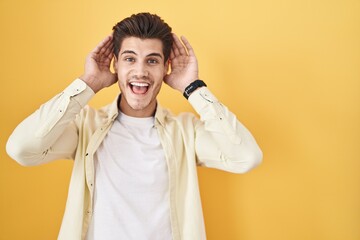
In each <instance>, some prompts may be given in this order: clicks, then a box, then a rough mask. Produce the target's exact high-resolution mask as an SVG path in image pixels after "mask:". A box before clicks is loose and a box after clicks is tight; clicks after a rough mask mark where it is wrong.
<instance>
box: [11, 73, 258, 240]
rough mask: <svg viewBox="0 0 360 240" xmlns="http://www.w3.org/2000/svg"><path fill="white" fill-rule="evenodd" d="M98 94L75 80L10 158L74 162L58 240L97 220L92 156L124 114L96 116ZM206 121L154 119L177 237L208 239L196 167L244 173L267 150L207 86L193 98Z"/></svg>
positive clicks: (27, 126)
mask: <svg viewBox="0 0 360 240" xmlns="http://www.w3.org/2000/svg"><path fill="white" fill-rule="evenodd" d="M93 96H94V92H93V91H92V90H91V89H90V88H89V87H88V86H87V85H86V84H85V83H84V82H83V81H81V80H80V79H76V80H75V81H74V82H73V83H72V84H71V85H69V86H68V87H67V88H66V89H65V90H64V91H63V92H62V93H60V94H58V95H57V96H55V97H54V98H53V99H51V100H50V101H48V102H46V103H45V104H43V105H42V106H41V107H40V108H39V109H38V110H37V111H36V112H34V113H33V114H32V115H30V116H29V117H28V118H26V119H25V120H24V121H23V122H22V123H20V124H19V126H18V127H17V128H16V129H15V130H14V132H13V133H12V135H11V136H10V138H9V140H8V143H7V146H6V148H7V152H8V154H9V155H10V156H11V157H12V158H13V159H15V160H16V161H17V162H19V163H20V164H22V165H25V166H33V165H38V164H42V163H46V162H50V161H52V160H55V159H65V158H67V159H74V160H75V161H74V166H73V172H72V176H71V181H70V186H69V193H68V199H67V203H66V209H65V213H64V217H63V221H62V226H61V229H60V233H59V237H58V239H64V240H79V239H84V238H85V236H86V232H87V229H88V226H89V222H90V220H91V216H92V206H93V188H94V177H95V174H94V163H93V156H94V153H95V152H96V150H97V148H98V147H99V145H100V144H101V142H102V141H103V139H104V137H105V136H106V134H107V132H108V131H109V129H110V127H111V126H112V123H113V122H114V120H115V119H116V117H117V115H118V103H117V100H116V101H114V102H113V103H112V104H110V105H108V106H106V107H104V108H101V109H99V110H95V109H92V108H90V107H89V106H87V105H86V104H87V103H88V101H89V100H90V99H91V98H92V97H93ZM189 102H190V104H191V105H192V106H193V107H194V109H195V110H196V112H197V113H198V114H199V115H200V117H201V120H199V119H198V118H197V117H195V116H194V115H193V114H190V113H184V114H180V115H179V116H174V115H172V114H171V113H170V112H169V111H168V110H166V109H163V108H162V107H161V106H158V107H157V110H156V114H155V127H156V128H157V130H158V133H159V137H160V140H161V143H162V146H163V148H164V151H165V156H166V160H167V166H168V172H169V191H170V215H171V228H172V232H173V239H174V240H178V239H184V240H199V239H206V235H205V227H204V221H203V214H202V208H201V201H200V194H199V187H198V178H197V170H196V166H197V165H200V166H206V167H211V168H217V169H221V170H225V171H229V172H234V173H244V172H247V171H249V170H250V169H252V168H253V167H255V166H256V165H258V164H259V163H260V162H261V160H262V152H261V150H260V149H259V147H258V145H257V144H256V141H255V140H254V138H253V137H252V135H251V134H250V132H249V131H248V130H247V129H246V128H245V127H244V126H243V125H242V124H241V123H240V122H239V121H238V120H237V119H236V117H235V116H234V114H232V113H231V112H229V110H228V109H227V108H226V107H225V106H223V105H222V104H221V103H220V102H219V101H218V100H217V99H216V98H215V97H214V96H213V95H212V94H211V92H210V91H209V90H208V89H207V88H206V87H203V88H200V89H199V90H197V91H195V92H194V93H192V94H191V96H190V97H189Z"/></svg>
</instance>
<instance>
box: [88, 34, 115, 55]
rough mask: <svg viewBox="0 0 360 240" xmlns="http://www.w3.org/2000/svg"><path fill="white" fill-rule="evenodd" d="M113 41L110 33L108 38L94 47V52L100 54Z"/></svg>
mask: <svg viewBox="0 0 360 240" xmlns="http://www.w3.org/2000/svg"><path fill="white" fill-rule="evenodd" d="M111 42H112V36H111V35H109V36H107V37H106V38H104V39H103V40H102V41H101V42H100V43H99V44H98V45H97V46H96V47H95V48H94V49H93V51H92V52H93V53H95V54H99V53H100V52H101V50H102V49H103V48H104V47H105V46H106V45H109V44H111Z"/></svg>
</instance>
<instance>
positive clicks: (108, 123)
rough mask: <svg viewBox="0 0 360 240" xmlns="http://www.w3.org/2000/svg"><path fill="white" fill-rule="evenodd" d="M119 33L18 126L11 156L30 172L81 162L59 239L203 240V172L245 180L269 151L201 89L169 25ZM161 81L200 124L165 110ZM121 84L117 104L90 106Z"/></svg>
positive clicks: (190, 57) (153, 22)
mask: <svg viewBox="0 0 360 240" xmlns="http://www.w3.org/2000/svg"><path fill="white" fill-rule="evenodd" d="M113 30H114V32H113V34H112V36H108V37H106V38H105V39H104V40H103V41H102V42H101V43H100V44H99V45H98V46H97V47H96V48H95V49H94V50H93V51H92V52H91V53H90V54H89V56H88V57H87V59H86V63H85V72H84V74H83V75H82V76H81V77H80V78H79V79H76V80H75V81H74V82H73V83H72V84H70V86H68V87H67V88H66V89H65V90H64V91H63V92H62V93H60V94H58V95H57V96H55V97H54V98H53V99H51V100H50V101H48V102H46V103H45V104H44V105H42V106H41V107H40V108H39V109H38V110H37V111H36V112H34V113H33V114H32V115H30V116H29V117H28V118H26V119H25V120H24V121H23V122H22V123H20V124H19V126H18V127H17V128H16V129H15V130H14V132H13V134H12V135H11V136H10V138H9V140H8V143H7V152H8V154H9V155H10V156H11V157H12V158H13V159H15V160H16V161H18V162H19V163H20V164H22V165H25V166H32V165H38V164H42V163H46V162H50V161H52V160H55V159H64V158H69V159H74V167H73V172H72V177H71V182H70V186H69V193H68V200H67V203H66V210H65V214H64V218H63V222H62V226H61V230H60V233H59V239H66V240H72V239H74V240H75V239H88V240H91V239H105V240H110V239H136V240H139V239H156V240H162V239H166V240H167V239H185V240H192V239H194V240H199V239H205V238H206V236H205V229H204V223H203V214H202V209H201V201H200V194H199V188H198V180H197V171H196V166H197V165H200V166H206V167H212V168H218V169H221V170H225V171H229V172H234V173H244V172H247V171H249V170H250V169H252V168H253V167H255V166H256V165H258V164H259V163H260V162H261V159H262V153H261V150H260V149H259V147H258V145H257V144H256V141H255V140H254V138H253V137H252V135H251V134H250V132H249V131H248V130H247V129H246V128H245V127H244V126H243V125H242V124H241V123H240V122H239V121H238V120H237V119H236V117H235V116H234V114H232V113H231V112H230V111H229V110H228V109H227V108H226V107H225V106H224V105H222V104H221V103H220V102H219V101H218V100H217V99H216V98H215V97H214V96H213V95H212V94H211V92H210V91H209V90H208V88H207V87H206V85H205V84H204V82H203V81H201V80H198V79H199V76H198V66H197V60H196V57H195V54H194V51H193V49H192V47H191V45H190V44H189V42H188V41H187V40H186V39H185V38H183V37H182V38H181V40H180V39H179V38H178V37H177V36H176V35H174V34H172V33H171V28H170V27H169V26H168V25H167V24H166V23H165V22H164V21H163V20H162V19H161V18H159V17H158V16H156V15H152V14H149V13H140V14H136V15H132V16H131V17H129V18H126V19H124V20H122V21H121V22H119V23H118V24H117V25H116V26H115V27H114V28H113ZM113 58H114V69H115V74H114V73H112V72H111V71H110V62H111V60H112V59H113ZM169 68H170V69H171V71H170V73H168V69H169ZM163 81H164V82H165V83H166V84H168V85H169V86H170V87H172V88H173V89H175V90H178V91H180V92H181V93H182V94H184V96H185V97H186V98H187V99H188V100H189V102H190V104H191V105H192V106H193V107H194V109H195V110H196V112H197V113H198V114H199V115H200V118H201V120H199V119H198V118H197V117H195V116H194V115H193V114H190V113H185V114H181V115H179V116H174V115H172V114H171V113H170V112H169V111H168V110H166V109H163V108H162V107H161V106H160V105H159V104H158V102H157V101H156V97H157V95H158V93H159V91H160V88H161V85H162V82H163ZM116 82H117V83H118V85H119V88H120V91H121V94H120V95H119V97H117V99H115V101H114V102H113V103H112V104H110V105H108V106H106V107H104V108H101V109H99V110H95V109H92V108H90V107H89V106H87V105H86V104H87V102H88V101H89V100H90V99H91V98H92V97H93V96H94V95H95V93H97V92H98V91H100V90H101V89H102V88H105V87H108V86H111V85H112V84H114V83H116Z"/></svg>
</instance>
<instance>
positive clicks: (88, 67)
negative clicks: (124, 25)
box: [80, 35, 117, 93]
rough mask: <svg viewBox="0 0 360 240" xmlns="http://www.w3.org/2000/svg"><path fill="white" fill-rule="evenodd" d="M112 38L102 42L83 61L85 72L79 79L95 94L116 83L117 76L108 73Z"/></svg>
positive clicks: (111, 54) (111, 55)
mask: <svg viewBox="0 0 360 240" xmlns="http://www.w3.org/2000/svg"><path fill="white" fill-rule="evenodd" d="M113 48H114V47H113V41H112V36H111V35H110V36H107V37H106V38H105V39H104V40H102V41H101V42H100V43H99V44H98V45H97V46H96V47H95V48H94V50H92V51H91V52H90V53H89V55H88V56H87V57H86V61H85V72H84V74H83V75H82V76H81V77H80V79H82V80H83V81H84V82H86V84H88V85H89V87H91V88H92V90H93V91H94V92H95V93H96V92H98V91H100V90H101V89H103V88H105V87H109V86H111V85H112V84H114V83H115V82H116V81H117V75H116V74H114V73H112V72H111V71H110V64H111V60H112V58H113V57H114V54H113Z"/></svg>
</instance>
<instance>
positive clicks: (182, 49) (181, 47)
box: [173, 34, 187, 55]
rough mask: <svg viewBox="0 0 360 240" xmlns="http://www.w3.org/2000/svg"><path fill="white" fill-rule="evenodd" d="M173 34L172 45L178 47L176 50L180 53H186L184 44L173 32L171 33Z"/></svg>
mask: <svg viewBox="0 0 360 240" xmlns="http://www.w3.org/2000/svg"><path fill="white" fill-rule="evenodd" d="M173 36H174V45H175V46H176V48H177V49H178V51H179V52H180V54H181V55H187V52H186V50H185V47H184V45H183V44H182V43H181V41H180V39H179V38H178V36H176V35H175V34H173Z"/></svg>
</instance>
